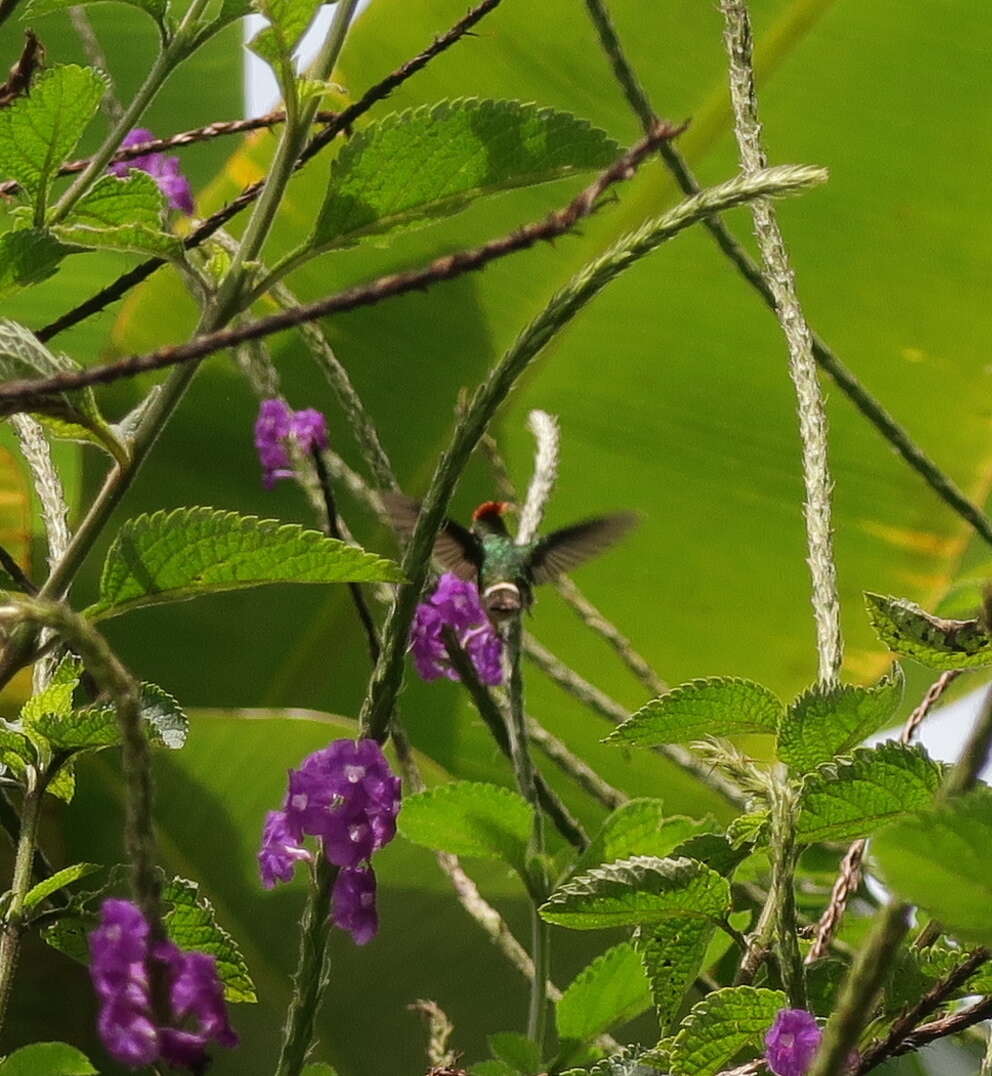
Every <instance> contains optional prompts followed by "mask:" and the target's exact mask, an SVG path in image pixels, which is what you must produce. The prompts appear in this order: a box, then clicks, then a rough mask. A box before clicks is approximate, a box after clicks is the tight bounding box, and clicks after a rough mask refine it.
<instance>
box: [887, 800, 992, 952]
mask: <svg viewBox="0 0 992 1076" xmlns="http://www.w3.org/2000/svg"><path fill="white" fill-rule="evenodd" d="M990 844H992V792H990V791H989V790H988V789H987V788H985V787H982V788H980V789H978V790H977V791H975V792H972V793H970V794H969V795H967V796H961V797H957V798H955V799H954V800H952V801H950V802H949V803H946V804H943V805H941V806H940V807H937V808H935V809H933V810H930V811H920V812H919V813H918V814H915V815H913V816H912V817H910V818H904V819H900V820H899V821H898V822H895V823H894V824H893V825H891V826H889V827H888V828H887V829H885V830H883V831H882V832H881V833H880V834H879V835H878V836H877V837H876V838H875V840H874V842H873V843H872V852H873V855H874V856H875V858H876V860H877V861H878V864H879V866H880V867H881V870H882V876H883V878H884V879H885V882H886V884H887V885H888V886H889V887H890V888H891V889H892V891H893V892H894V893H895V894H896V895H897V896H899V897H902V898H905V899H906V900H910V901H912V902H913V903H914V904H918V905H919V906H920V907H921V908H924V909H926V911H928V912H929V913H931V914H932V915H933V916H935V917H936V918H937V919H939V920H940V922H941V923H943V924H944V926H945V927H946V928H947V930H948V931H949V932H950V933H952V934H955V935H957V936H959V937H961V938H964V939H967V940H969V941H977V942H980V943H981V944H983V945H989V944H992V921H990V917H989V907H990V906H992V875H990V872H989V869H988V855H989V847H990Z"/></svg>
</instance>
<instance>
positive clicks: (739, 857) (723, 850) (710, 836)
mask: <svg viewBox="0 0 992 1076" xmlns="http://www.w3.org/2000/svg"><path fill="white" fill-rule="evenodd" d="M671 854H672V857H673V858H674V857H677V856H685V857H686V858H687V859H698V860H699V861H700V863H705V864H706V866H707V867H712V869H713V870H715V871H716V872H717V874H722V875H724V876H725V877H728V878H729V877H730V875H731V874H733V873H734V871H735V870H736V869H737V866H738V865H739V864H740V863H743V861H744V860H745V859H747V857H748V856H749V855H750V854H751V849H750V848H749V847H748V846H746V845H742V846H740V847H734V846H733V845H731V843H730V841H728V840H727V838H726V837H725V836H723V834H722V833H700V834H698V835H697V836H695V837H690V838H689V839H688V840H686V841H683V842H682V843H681V844H680V845H678V846H677V847H676V848H673V849H672V853H671Z"/></svg>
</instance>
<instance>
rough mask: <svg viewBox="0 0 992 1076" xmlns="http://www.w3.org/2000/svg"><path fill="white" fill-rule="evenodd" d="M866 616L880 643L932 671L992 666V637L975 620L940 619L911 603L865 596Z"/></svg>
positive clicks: (896, 599) (897, 599) (870, 595)
mask: <svg viewBox="0 0 992 1076" xmlns="http://www.w3.org/2000/svg"><path fill="white" fill-rule="evenodd" d="M865 603H866V605H867V607H868V617H869V619H870V620H871V623H872V627H874V629H875V631H876V632H877V633H878V637H879V638H880V639H881V640H882V642H883V643H885V645H886V646H887V647H888V648H889V649H890V650H892V651H894V652H895V653H897V654H903V655H905V656H906V657H907V658H913V660H914V661H918V662H919V663H920V664H921V665H926V666H928V667H929V668H931V669H974V668H980V667H981V666H983V665H992V636H990V635H989V634H988V632H987V631H985V629H984V628H983V627H982V625H981V623H980V622H979V621H977V620H942V619H940V618H939V617H935V616H931V615H930V614H929V613H926V612H924V611H923V610H922V609H921V608H920V607H919V606H918V605H916V604H915V603H914V602H910V601H906V600H904V599H903V598H887V597H884V596H883V595H881V594H871V593H866V594H865Z"/></svg>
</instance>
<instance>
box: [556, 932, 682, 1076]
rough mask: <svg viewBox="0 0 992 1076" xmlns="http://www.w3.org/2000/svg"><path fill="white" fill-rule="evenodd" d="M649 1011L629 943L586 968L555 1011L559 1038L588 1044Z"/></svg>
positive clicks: (640, 971)
mask: <svg viewBox="0 0 992 1076" xmlns="http://www.w3.org/2000/svg"><path fill="white" fill-rule="evenodd" d="M696 922H701V920H696ZM650 1007H651V987H650V984H649V983H648V979H647V976H646V975H645V973H644V968H643V967H642V966H641V959H640V957H639V956H638V955H637V951H636V950H635V949H634V947H633V946H632V945H631V944H630V943H629V942H621V943H620V944H619V945H615V946H614V947H613V948H612V949H608V950H607V951H606V952H605V953H603V954H602V955H601V956H598V957H596V959H595V960H594V961H593V962H592V963H591V964H589V965H588V966H587V967H585V968H583V970H582V971H580V972H579V974H578V975H577V976H576V977H575V978H574V979H573V980H572V982H571V983H570V985H569V987H568V989H567V990H566V991H565V993H564V994H562V996H561V1000H560V1001H559V1002H558V1005H557V1008H556V1009H555V1020H556V1023H557V1027H558V1038H559V1039H566V1040H567V1039H572V1040H576V1041H578V1042H586V1041H588V1040H590V1039H594V1038H596V1037H597V1036H598V1035H602V1034H603V1032H604V1031H609V1029H610V1028H611V1027H617V1026H618V1025H621V1024H626V1023H628V1022H629V1021H630V1020H633V1019H634V1017H635V1016H640V1014H641V1013H642V1012H644V1011H645V1009H649V1008H650ZM535 1071H537V1070H535Z"/></svg>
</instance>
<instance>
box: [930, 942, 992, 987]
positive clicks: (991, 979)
mask: <svg viewBox="0 0 992 1076" xmlns="http://www.w3.org/2000/svg"><path fill="white" fill-rule="evenodd" d="M911 952H912V954H913V956H914V957H915V958H916V963H917V966H918V968H919V970H920V972H921V973H922V975H923V976H925V977H926V978H927V979H929V980H931V982H930V983H928V984H927V986H926V987H924V989H928V988H929V986H930V985H932V982H934V981H936V980H937V979H943V978H945V977H946V976H947V975H949V974H950V973H951V972H952V971H953V970H954V969H955V968H956V967H957V966H958V965H959V964H960V963H961V961H962V960H964V959H965V957H966V956H967V955H968V954H967V953H966V952H962V951H961V950H960V949H952V948H951V947H950V946H949V945H942V944H939V943H938V944H935V945H928V946H927V947H926V948H925V949H915V950H911ZM968 994H992V965H990V964H982V965H981V967H979V968H978V970H977V971H976V972H975V974H974V975H972V977H971V978H970V979H968V980H967V981H966V982H964V983H963V984H962V986H961V988H960V990H958V991H957V993H956V994H955V995H954V996H955V997H965V996H967V995H968ZM917 996H919V995H917Z"/></svg>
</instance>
